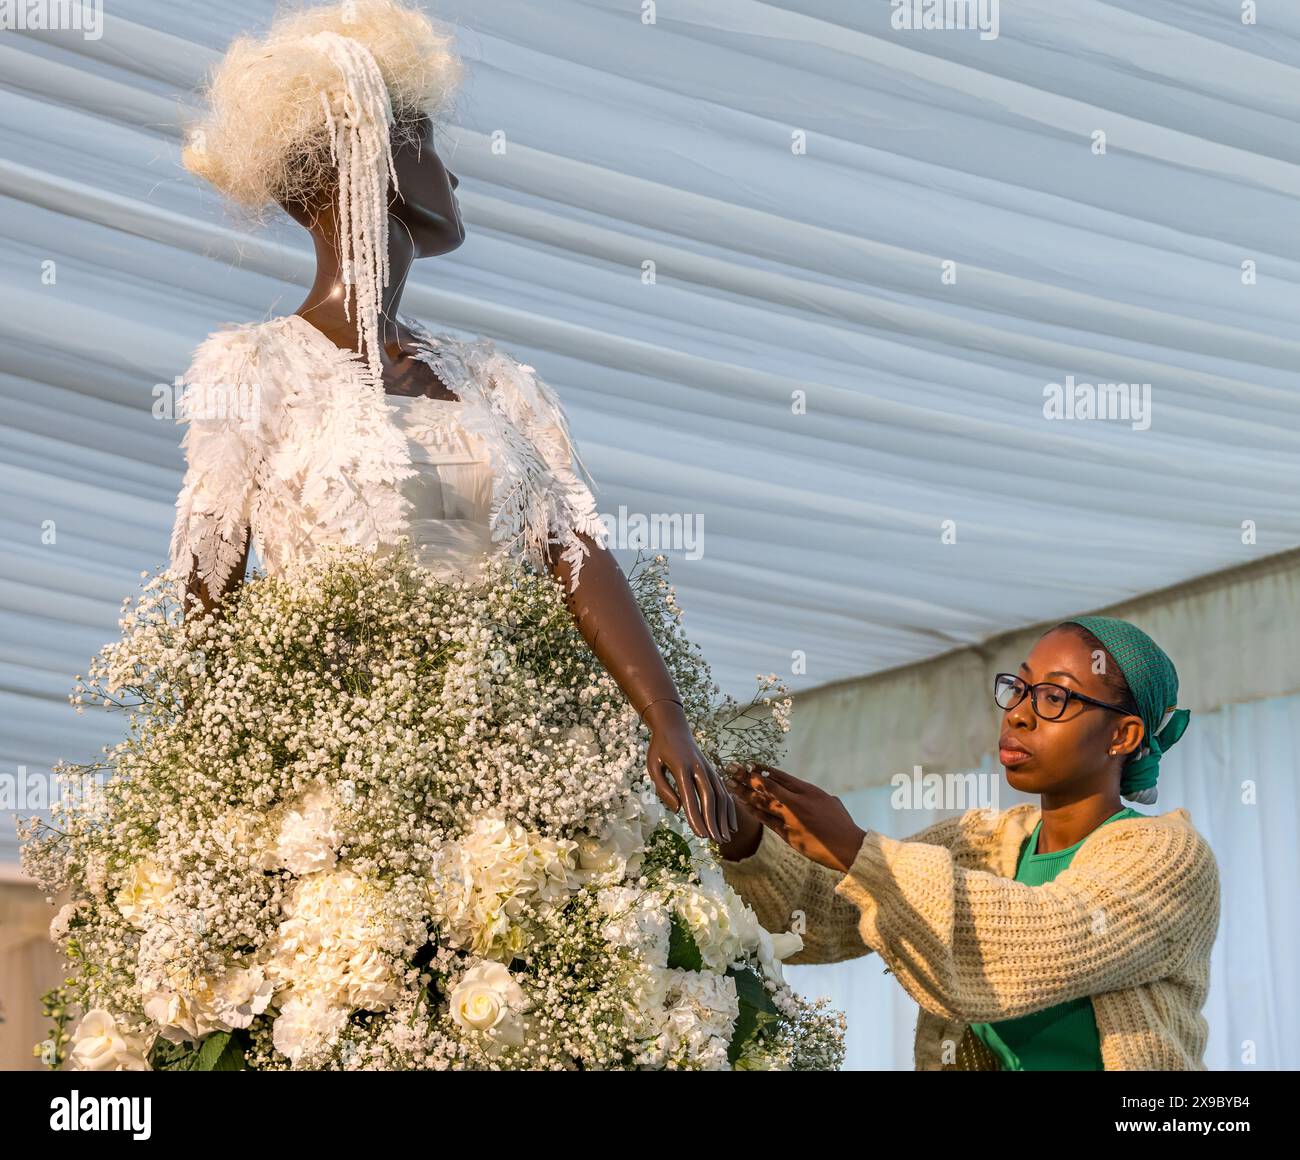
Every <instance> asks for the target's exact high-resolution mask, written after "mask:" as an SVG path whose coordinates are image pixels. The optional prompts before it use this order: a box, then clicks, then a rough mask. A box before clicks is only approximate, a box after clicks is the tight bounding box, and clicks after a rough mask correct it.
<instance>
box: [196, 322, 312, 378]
mask: <svg viewBox="0 0 1300 1160" xmlns="http://www.w3.org/2000/svg"><path fill="white" fill-rule="evenodd" d="M282 322H283V320H282V319H271V320H269V321H267V322H240V323H228V324H226V325H224V326H221V327H219V328H218V329H216V330H214V331H212V332H211V333H209V334H208V336H207V338H205V339H203V341H202V342H200V343H199V344H198V345H197V346H196V347H195V348H194V352H193V355H192V356H191V360H190V363H191V370H192V371H194V370H199V371H202V370H204V369H207V368H212V369H217V368H241V369H247V368H259V367H266V368H269V367H270V366H272V365H274V364H275V363H276V362H278V361H280V360H281V359H283V357H284V356H285V354H286V353H287V352H288V351H289V349H290V348H291V340H290V337H289V335H288V334H287V332H286V329H285V327H284V326H283V325H281V324H282Z"/></svg>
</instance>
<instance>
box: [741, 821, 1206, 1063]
mask: <svg viewBox="0 0 1300 1160" xmlns="http://www.w3.org/2000/svg"><path fill="white" fill-rule="evenodd" d="M1039 816H1040V813H1039V808H1038V807H1037V806H1035V805H1019V806H1014V807H1012V808H1011V809H1009V810H1005V811H1003V812H1002V813H993V812H986V811H984V810H968V811H967V812H966V813H964V814H962V815H961V816H959V817H955V818H948V819H946V820H944V821H941V822H938V823H936V824H935V825H933V826H930V827H928V828H927V829H925V830H922V831H921V832H920V833H919V834H915V835H913V836H912V837H910V838H906V839H903V840H901V841H900V840H896V839H893V838H886V837H884V836H883V835H882V834H877V833H875V832H873V831H868V833H867V836H866V838H865V839H864V840H863V843H862V846H861V848H860V850H859V851H858V855H857V858H856V859H855V861H854V863H853V865H852V866H851V867H850V868H849V872H848V874H846V875H841V874H839V873H837V872H836V871H834V870H829V869H827V868H826V867H824V866H820V865H818V864H817V863H815V862H812V861H810V860H809V859H807V858H805V857H804V856H803V855H802V854H799V853H797V852H796V851H795V850H793V849H791V848H790V847H789V846H788V845H786V843H785V842H783V841H782V840H781V839H780V838H778V837H776V835H774V834H773V833H772V832H771V831H770V830H767V829H764V831H763V837H762V841H761V842H760V844H759V847H758V849H757V851H755V853H754V854H753V855H751V856H750V857H748V858H742V859H740V860H738V861H734V862H731V861H727V860H726V859H721V860H720V861H721V863H722V868H723V873H724V874H725V875H726V878H727V881H728V882H730V883H731V885H732V886H733V887H734V888H735V890H736V891H737V892H738V893H739V894H740V895H741V897H743V898H744V899H745V901H746V902H748V903H749V904H750V905H751V906H752V907H753V908H754V910H755V911H756V912H757V914H758V917H759V920H760V921H761V922H762V924H763V926H765V927H766V928H767V929H768V930H787V929H790V928H791V926H792V925H793V927H794V929H796V930H799V929H800V927H801V926H802V928H803V929H802V932H801V933H802V934H803V939H804V947H803V950H802V951H800V952H799V953H798V954H796V955H793V956H792V957H791V958H790V959H789V960H787V961H788V962H790V963H792V964H793V963H834V962H839V961H841V960H843V959H849V958H854V957H856V956H858V955H863V954H866V953H867V952H868V951H876V952H877V953H878V954H879V955H880V956H881V958H883V959H884V961H885V963H886V965H887V966H888V967H889V970H890V971H891V972H892V973H893V975H894V977H895V978H896V979H897V980H898V981H899V982H900V983H901V984H902V985H903V987H904V989H905V990H906V991H907V993H908V994H909V995H911V996H912V998H913V999H915V1000H916V1001H917V1003H919V1004H920V1007H921V1011H920V1015H919V1017H918V1019H917V1024H916V1044H915V1061H916V1067H917V1069H918V1070H924V1071H937V1070H943V1069H944V1068H945V1067H950V1066H951V1065H952V1063H953V1061H954V1059H955V1057H956V1052H957V1045H958V1044H959V1043H960V1041H961V1038H962V1035H963V1033H964V1032H965V1029H966V1026H967V1025H969V1024H971V1023H992V1022H996V1021H997V1020H1000V1019H1013V1018H1015V1017H1016V1016H1019V1015H1027V1014H1029V1013H1030V1012H1033V1011H1041V1010H1043V1009H1044V1008H1046V1007H1051V1006H1053V1005H1054V1004H1057V1003H1064V1002H1066V1001H1068V1000H1070V999H1079V998H1082V997H1084V996H1090V997H1091V998H1092V1006H1093V1011H1094V1012H1095V1014H1096V1018H1097V1030H1098V1032H1099V1033H1100V1036H1101V1055H1102V1063H1103V1066H1104V1067H1105V1068H1106V1070H1107V1071H1128V1070H1161V1071H1178V1070H1204V1069H1205V1064H1204V1062H1203V1061H1202V1058H1201V1056H1202V1053H1203V1051H1204V1049H1205V1040H1206V1034H1207V1031H1208V1028H1207V1025H1206V1022H1205V1019H1204V1018H1203V1017H1202V1015H1201V1007H1202V1005H1203V1004H1204V1002H1205V994H1206V990H1207V989H1208V987H1209V979H1210V947H1211V946H1212V945H1213V943H1214V938H1215V934H1216V932H1217V930H1218V925H1219V873H1218V866H1217V864H1216V862H1215V859H1214V854H1213V852H1212V851H1211V850H1210V847H1209V844H1208V843H1207V842H1206V841H1205V839H1204V838H1202V837H1201V835H1200V834H1198V833H1197V832H1196V830H1195V829H1194V828H1193V827H1192V822H1191V818H1190V816H1189V815H1188V813H1187V811H1186V810H1183V809H1178V810H1173V811H1171V812H1170V813H1167V814H1160V815H1158V816H1154V817H1143V818H1127V819H1123V820H1121V821H1117V822H1111V823H1109V824H1108V825H1105V826H1102V827H1099V828H1098V829H1097V830H1095V831H1094V832H1093V833H1092V834H1091V835H1089V837H1088V838H1087V840H1086V841H1085V842H1084V843H1083V845H1082V846H1081V847H1080V848H1079V850H1078V851H1077V853H1076V854H1075V855H1074V858H1073V860H1072V861H1071V863H1070V865H1069V866H1068V867H1067V868H1066V869H1065V870H1063V871H1061V873H1060V874H1059V875H1058V876H1057V878H1056V879H1055V880H1054V881H1052V882H1048V883H1045V884H1044V885H1042V886H1027V885H1025V884H1024V883H1022V882H1016V881H1015V873H1016V862H1017V858H1018V856H1019V853H1020V848H1021V845H1022V843H1023V842H1024V840H1025V838H1027V837H1028V836H1029V834H1030V833H1031V832H1032V831H1033V828H1034V826H1035V824H1036V823H1037V822H1038V819H1039ZM801 916H802V917H801Z"/></svg>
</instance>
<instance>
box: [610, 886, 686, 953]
mask: <svg viewBox="0 0 1300 1160" xmlns="http://www.w3.org/2000/svg"><path fill="white" fill-rule="evenodd" d="M596 902H597V905H598V906H599V907H600V909H601V911H602V913H604V914H605V915H607V916H608V920H607V921H606V923H605V938H606V939H607V940H608V941H609V943H610V945H611V946H614V947H622V948H625V949H627V950H629V951H632V952H633V953H634V954H636V955H637V956H639V957H640V958H641V959H642V960H643V961H644V962H645V963H647V964H648V965H649V966H652V967H658V968H660V969H663V968H665V967H667V966H668V948H669V941H670V936H671V925H672V919H671V914H670V911H669V909H668V906H667V904H666V903H667V900H666V898H665V897H664V895H663V893H662V892H660V891H656V890H641V889H639V888H637V887H633V886H608V887H606V888H605V889H603V890H600V891H598V892H597V894H596Z"/></svg>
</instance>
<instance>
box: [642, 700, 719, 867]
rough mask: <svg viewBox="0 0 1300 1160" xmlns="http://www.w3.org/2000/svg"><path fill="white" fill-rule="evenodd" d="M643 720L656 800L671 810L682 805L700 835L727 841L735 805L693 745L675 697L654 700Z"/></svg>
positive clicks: (693, 742) (684, 715) (649, 768)
mask: <svg viewBox="0 0 1300 1160" xmlns="http://www.w3.org/2000/svg"><path fill="white" fill-rule="evenodd" d="M645 723H646V724H647V725H648V726H649V727H650V751H649V753H648V754H647V756H646V768H647V769H648V770H649V773H650V780H651V781H653V782H654V786H655V789H656V791H658V794H659V800H660V801H662V802H663V803H664V805H666V806H667V807H668V808H669V809H670V810H672V811H673V812H674V813H675V812H676V811H678V810H680V809H681V808H682V807H683V806H685V807H686V820H687V822H689V823H690V827H691V829H692V830H694V831H695V833H696V834H698V835H699V836H700V837H701V838H712V839H713V840H714V841H715V842H725V841H727V840H728V839H729V838H730V837H731V835H732V833H733V832H734V831H735V829H736V805H735V803H734V802H733V801H732V800H731V795H730V794H729V793H728V792H727V788H726V786H725V785H723V783H722V778H720V777H719V776H718V775H717V773H715V772H714V769H713V767H712V766H711V765H710V764H709V763H708V761H706V760H705V758H704V754H702V753H701V752H700V750H699V747H698V746H697V745H696V744H695V738H694V737H693V736H692V735H691V729H690V725H689V724H687V721H686V714H685V713H684V712H683V711H682V707H681V706H680V705H679V704H677V702H676V701H656V702H655V703H654V704H652V705H651V706H650V707H649V708H648V709H646V712H645ZM665 767H667V769H668V771H669V772H670V773H671V774H672V781H671V782H670V781H669V780H668V778H667V777H666V776H665V775H664V768H665ZM674 783H675V784H674Z"/></svg>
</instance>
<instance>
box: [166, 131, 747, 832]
mask: <svg viewBox="0 0 1300 1160" xmlns="http://www.w3.org/2000/svg"><path fill="white" fill-rule="evenodd" d="M391 148H392V159H393V169H392V173H393V176H395V177H396V188H394V184H393V182H392V181H391V180H390V182H389V186H388V195H389V196H388V223H389V228H388V230H387V234H388V239H387V241H388V245H387V253H388V270H389V276H388V280H387V283H386V284H385V285H384V287H383V291H382V300H381V308H380V313H379V335H380V344H379V351H378V354H379V362H380V365H381V368H382V380H383V388H384V391H385V393H387V394H390V395H402V396H411V395H429V396H430V397H432V398H435V399H454V398H455V396H454V395H453V394H452V392H451V391H450V390H449V389H448V388H447V387H446V385H445V384H443V383H442V382H441V381H439V379H438V377H437V375H436V374H435V373H434V371H433V369H432V368H431V367H430V366H429V365H428V364H427V363H425V362H422V361H421V360H420V359H418V358H416V357H415V356H414V354H413V353H412V346H413V337H414V336H413V335H411V334H410V333H409V332H408V330H407V328H405V327H404V326H402V325H401V323H400V322H399V321H398V320H397V314H398V312H399V303H400V299H401V294H402V289H403V287H404V285H405V283H406V278H407V275H408V273H409V271H410V266H411V263H412V262H413V261H414V260H415V259H417V258H427V257H435V256H437V255H440V254H446V253H450V252H451V251H452V250H454V249H456V248H457V247H458V246H460V245H461V243H462V242H463V241H464V239H465V231H464V227H463V225H462V223H461V217H460V207H459V205H458V203H457V201H456V195H455V190H456V187H457V186H458V185H459V180H458V179H457V178H456V176H455V175H454V174H452V173H450V172H449V171H448V170H447V168H446V166H445V165H444V164H443V162H442V159H441V158H440V157H439V156H438V153H437V151H436V149H435V148H434V142H433V124H432V122H431V120H430V119H429V118H428V117H427V116H425V117H423V118H422V119H421V120H420V121H419V122H418V123H417V125H416V131H415V132H410V131H407V132H404V133H401V134H398V133H397V132H396V130H394V132H393V134H392V138H391ZM399 191H400V192H399ZM335 199H336V190H334V189H331V188H322V189H319V190H316V191H314V192H313V193H312V194H311V195H310V196H308V197H305V198H302V199H298V200H293V201H284V200H282V201H281V202H280V205H281V207H282V208H283V209H284V210H285V212H286V213H288V214H289V216H290V217H292V218H293V219H294V220H295V221H297V222H298V223H299V224H300V225H302V226H303V227H304V228H305V229H307V230H308V231H309V233H310V234H311V236H312V241H313V243H314V245H315V249H316V277H315V280H314V282H313V283H312V286H311V289H310V291H309V292H308V294H307V297H306V299H305V300H304V301H303V303H302V305H301V306H299V308H298V309H297V311H295V313H296V314H298V315H299V316H300V317H302V318H303V319H305V320H306V321H307V322H309V323H311V325H313V326H314V327H316V329H318V330H319V331H320V332H321V333H322V334H324V335H325V336H326V337H327V338H329V339H330V340H331V341H332V342H333V343H334V344H335V345H336V346H338V347H340V348H342V349H345V350H354V351H355V350H359V349H361V345H362V343H361V340H360V338H359V333H358V332H359V325H360V315H361V311H360V310H359V309H357V308H356V307H355V306H353V307H352V308H351V310H350V311H349V310H347V309H345V305H350V302H349V295H350V294H351V291H350V290H348V289H345V285H344V277H343V264H342V262H341V260H340V254H339V246H338V237H339V230H338V214H337V209H336V200H335ZM349 313H350V316H349ZM582 539H583V542H584V543H585V545H586V547H587V549H588V556H587V558H586V560H585V562H584V564H583V566H582V569H581V572H580V580H579V583H578V584H577V586H576V587H572V586H571V584H570V579H571V576H570V572H571V569H570V567H569V565H568V564H567V563H566V562H565V561H563V560H562V559H561V557H560V552H559V549H558V546H557V547H556V548H554V549H553V550H552V552H551V558H550V560H549V562H548V563H549V568H550V571H551V573H552V575H554V576H555V577H556V579H557V580H559V581H561V583H562V586H563V588H564V592H565V600H566V604H567V606H568V608H569V611H570V613H571V614H572V616H573V618H574V622H575V624H576V625H577V627H578V630H579V631H580V632H581V633H582V636H583V638H584V639H585V640H586V641H587V643H588V645H589V646H590V647H591V649H592V651H593V652H594V653H595V654H596V656H597V657H598V658H599V660H600V662H601V664H602V665H604V667H605V669H606V671H607V672H608V673H609V674H610V675H611V676H612V677H613V678H614V680H615V681H616V682H617V683H618V686H619V688H620V689H622V691H623V693H624V695H625V696H626V697H627V699H628V701H629V702H630V703H631V704H632V706H633V708H635V709H636V710H637V712H638V713H639V714H640V715H641V718H642V720H643V721H644V722H645V724H646V725H647V726H648V727H649V729H650V732H651V742H650V747H649V753H648V758H647V765H648V769H649V773H650V777H651V779H652V781H653V783H654V785H655V788H656V791H657V792H658V794H659V797H660V800H661V801H663V803H664V804H665V805H666V806H667V807H668V808H669V809H671V810H673V811H677V810H680V809H683V808H684V810H685V813H686V818H687V821H688V823H689V824H690V826H691V829H692V830H693V831H694V832H695V833H696V834H697V835H699V836H701V837H709V838H712V839H714V840H715V841H719V842H725V841H727V840H728V839H730V837H731V836H732V834H733V833H734V832H735V830H736V827H737V816H736V807H735V803H734V802H733V801H732V800H731V796H730V794H729V793H728V792H727V790H726V788H725V787H724V784H723V781H722V779H721V777H720V776H719V775H718V773H717V772H715V771H714V769H713V768H712V767H711V766H710V764H709V762H708V761H707V760H706V759H705V757H704V755H703V754H702V753H701V752H700V750H699V748H698V746H697V745H696V743H695V739H694V737H693V736H692V734H691V730H690V727H689V725H688V723H687V720H686V715H685V712H684V711H683V708H682V704H681V700H680V698H679V696H678V694H677V690H676V688H675V687H674V685H673V681H672V678H671V676H670V675H669V672H668V668H667V666H666V665H665V664H664V661H663V658H662V657H661V656H660V655H659V651H658V649H657V648H656V646H655V643H654V639H653V637H652V636H651V633H650V629H649V627H648V626H647V625H646V623H645V620H644V618H643V617H642V615H641V611H640V608H639V607H638V605H637V603H636V599H635V597H634V596H633V594H632V591H631V588H630V587H629V585H628V583H627V579H626V577H625V576H624V574H623V570H622V569H621V568H620V567H619V565H618V562H617V560H615V558H614V556H613V555H612V554H611V553H610V552H609V551H608V550H607V549H606V548H603V547H601V546H600V545H598V544H596V543H595V542H594V541H592V540H591V538H590V537H588V536H585V535H584V536H582ZM250 541H251V536H249V537H246V539H245V549H244V555H243V559H242V560H241V561H240V563H239V564H238V565H237V566H236V568H235V569H234V571H233V572H232V574H231V578H230V580H229V581H228V583H227V585H226V589H225V593H224V594H228V593H229V592H230V591H232V590H233V589H234V588H235V587H236V586H237V585H238V584H239V583H241V582H242V579H243V575H244V572H245V570H246V568H247V564H248V547H247V545H248V543H249V542H250ZM188 588H189V592H190V594H191V596H192V597H193V598H194V599H196V600H198V601H199V602H200V604H201V605H202V607H203V608H204V610H205V611H208V612H211V611H213V609H214V607H215V606H216V605H217V603H218V602H217V601H214V600H213V599H212V598H211V597H210V596H209V595H208V594H207V592H206V590H205V589H204V586H203V585H202V584H200V582H199V578H198V575H197V570H196V571H195V572H194V573H192V574H191V576H190V579H189V584H188ZM224 594H223V595H224ZM665 769H667V771H668V772H669V773H670V774H671V780H670V779H669V777H668V776H666V775H665Z"/></svg>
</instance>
